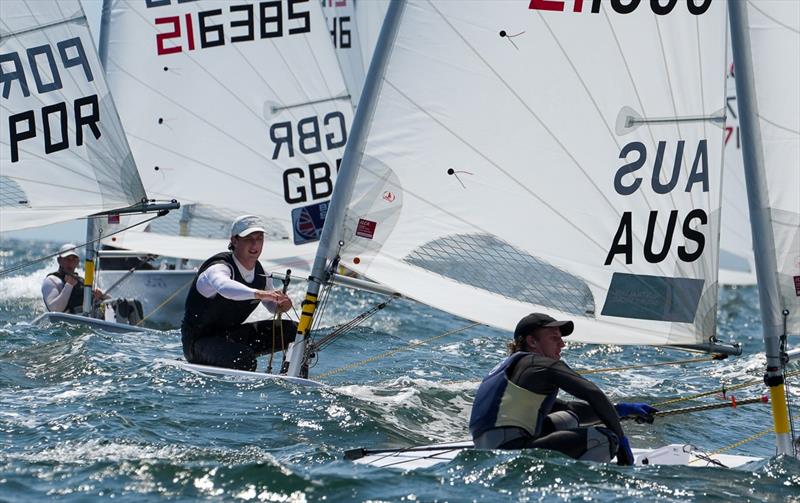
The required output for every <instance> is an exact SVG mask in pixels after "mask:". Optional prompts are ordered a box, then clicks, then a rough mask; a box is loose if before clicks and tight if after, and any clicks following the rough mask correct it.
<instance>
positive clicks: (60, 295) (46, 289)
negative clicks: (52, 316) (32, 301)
mask: <svg viewBox="0 0 800 503" xmlns="http://www.w3.org/2000/svg"><path fill="white" fill-rule="evenodd" d="M74 284H75V282H74V281H73V282H72V283H70V282H67V283H62V281H61V280H60V279H58V278H57V277H55V276H48V277H46V278H45V279H44V281H43V282H42V299H44V307H46V308H47V310H48V311H51V312H56V313H63V312H64V310H65V309H66V308H67V304H68V303H69V297H70V295H72V285H74ZM62 285H63V288H61V286H62Z"/></svg>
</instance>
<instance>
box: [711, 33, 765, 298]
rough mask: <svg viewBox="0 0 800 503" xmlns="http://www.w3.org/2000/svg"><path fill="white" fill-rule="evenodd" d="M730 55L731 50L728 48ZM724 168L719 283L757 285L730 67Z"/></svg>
mask: <svg viewBox="0 0 800 503" xmlns="http://www.w3.org/2000/svg"><path fill="white" fill-rule="evenodd" d="M729 54H730V48H729ZM727 75H728V78H727V89H728V96H727V108H726V111H725V112H726V119H725V133H724V134H725V164H724V167H723V174H722V217H721V230H720V245H719V282H720V284H723V285H754V284H755V283H756V268H755V258H754V257H753V241H752V238H751V232H750V210H749V208H748V207H747V188H746V185H745V177H744V166H743V165H742V137H741V132H740V130H739V109H738V107H737V104H736V81H735V80H734V75H735V72H734V66H733V63H731V64H730V65H729V67H728V72H727Z"/></svg>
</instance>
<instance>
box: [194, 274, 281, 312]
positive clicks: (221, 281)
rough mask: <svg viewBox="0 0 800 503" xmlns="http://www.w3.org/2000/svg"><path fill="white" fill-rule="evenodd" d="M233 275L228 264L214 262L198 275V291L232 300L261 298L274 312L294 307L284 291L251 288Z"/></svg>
mask: <svg viewBox="0 0 800 503" xmlns="http://www.w3.org/2000/svg"><path fill="white" fill-rule="evenodd" d="M232 275H233V271H231V268H230V266H229V265H228V264H223V263H220V264H214V265H212V266H211V267H209V268H208V269H206V270H205V271H203V272H202V273H201V274H200V276H198V277H197V291H198V292H200V294H201V295H203V296H204V297H206V298H211V297H213V296H214V295H216V294H219V295H222V296H223V297H225V298H226V299H230V300H252V299H259V300H260V301H261V303H262V304H264V307H266V308H267V309H268V310H269V311H270V312H273V313H274V312H275V311H276V310H281V311H286V310H288V309H290V308H291V307H292V304H291V300H288V297H286V296H285V295H284V294H283V293H282V292H279V291H275V290H256V289H255V288H250V287H249V286H247V285H243V284H242V283H239V282H238V281H234V280H233V277H232ZM287 301H288V306H287V305H286V304H287ZM284 307H285V309H283V308H284Z"/></svg>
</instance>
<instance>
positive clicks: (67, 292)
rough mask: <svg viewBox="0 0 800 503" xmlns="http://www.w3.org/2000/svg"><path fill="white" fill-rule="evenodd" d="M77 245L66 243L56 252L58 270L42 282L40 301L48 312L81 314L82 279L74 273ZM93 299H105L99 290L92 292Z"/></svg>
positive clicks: (77, 261)
mask: <svg viewBox="0 0 800 503" xmlns="http://www.w3.org/2000/svg"><path fill="white" fill-rule="evenodd" d="M76 248H77V245H75V244H73V243H67V244H65V245H63V246H62V247H61V248H59V250H58V258H57V259H56V261H57V262H58V270H57V271H55V272H51V273H50V274H48V275H47V276H45V278H44V281H42V299H44V306H45V307H46V308H47V310H48V311H50V312H58V313H70V314H80V313H81V312H83V278H82V277H80V276H78V275H77V274H76V273H75V268H77V267H78V263H79V262H80V256H79V255H78V252H77V251H75V249H76ZM94 298H95V299H96V300H103V299H105V298H106V296H105V295H103V292H101V291H100V290H97V289H95V290H94Z"/></svg>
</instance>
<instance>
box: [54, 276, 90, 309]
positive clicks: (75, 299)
mask: <svg viewBox="0 0 800 503" xmlns="http://www.w3.org/2000/svg"><path fill="white" fill-rule="evenodd" d="M48 276H55V277H56V278H58V279H60V280H61V281H62V282H63V283H64V286H65V287H66V286H67V282H66V281H64V278H66V276H67V275H66V274H64V271H61V270H58V271H56V272H51V273H50V274H48ZM48 309H49V307H48ZM63 312H64V313H70V314H80V313H82V312H83V278H81V277H80V276H78V282H77V283H76V284H75V286H73V287H72V293H71V294H70V296H69V300H68V301H67V307H66V308H65V309H64V311H63Z"/></svg>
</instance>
